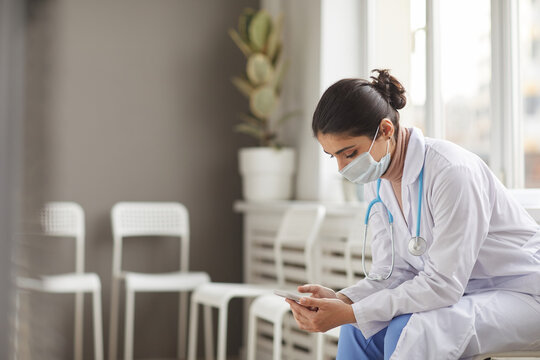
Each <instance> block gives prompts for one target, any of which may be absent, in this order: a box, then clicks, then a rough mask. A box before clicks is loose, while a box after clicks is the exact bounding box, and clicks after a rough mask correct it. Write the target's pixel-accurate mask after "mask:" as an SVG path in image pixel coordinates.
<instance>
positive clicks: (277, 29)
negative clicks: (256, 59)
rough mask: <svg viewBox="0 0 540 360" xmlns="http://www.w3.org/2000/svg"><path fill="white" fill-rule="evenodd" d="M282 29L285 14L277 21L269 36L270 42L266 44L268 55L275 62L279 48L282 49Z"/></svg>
mask: <svg viewBox="0 0 540 360" xmlns="http://www.w3.org/2000/svg"><path fill="white" fill-rule="evenodd" d="M282 27H283V14H280V15H279V17H278V19H277V20H276V23H275V26H273V27H272V29H271V30H270V34H269V35H268V42H267V44H266V54H267V55H268V57H269V58H270V59H272V60H274V56H275V55H276V52H277V50H278V47H281V42H280V38H281V29H282Z"/></svg>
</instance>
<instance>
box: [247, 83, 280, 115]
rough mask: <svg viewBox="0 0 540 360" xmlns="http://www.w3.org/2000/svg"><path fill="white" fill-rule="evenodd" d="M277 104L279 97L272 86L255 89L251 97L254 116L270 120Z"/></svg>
mask: <svg viewBox="0 0 540 360" xmlns="http://www.w3.org/2000/svg"><path fill="white" fill-rule="evenodd" d="M276 103H277V96H276V92H275V91H274V88H273V87H272V86H271V85H263V86H261V87H258V88H257V89H255V90H254V91H253V92H252V93H251V96H250V97H249V108H250V109H251V112H252V113H253V115H255V116H257V117H259V118H268V117H269V116H270V114H271V113H272V110H274V107H275V106H276Z"/></svg>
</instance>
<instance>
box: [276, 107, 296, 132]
mask: <svg viewBox="0 0 540 360" xmlns="http://www.w3.org/2000/svg"><path fill="white" fill-rule="evenodd" d="M300 114H302V111H300V110H293V111H289V112H288V113H285V114H283V115H282V116H281V117H280V118H279V119H278V120H277V121H276V123H275V128H276V129H277V128H279V127H281V126H283V124H284V123H285V122H286V121H287V120H289V119H291V118H293V117H296V116H299V115H300Z"/></svg>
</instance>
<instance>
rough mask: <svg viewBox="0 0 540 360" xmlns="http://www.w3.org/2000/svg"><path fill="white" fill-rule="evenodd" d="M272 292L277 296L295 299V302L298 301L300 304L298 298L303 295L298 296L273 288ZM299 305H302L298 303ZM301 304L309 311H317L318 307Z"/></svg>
mask: <svg viewBox="0 0 540 360" xmlns="http://www.w3.org/2000/svg"><path fill="white" fill-rule="evenodd" d="M274 294H276V295H278V296H282V297H284V298H287V299H291V300H292V301H296V303H298V304H300V299H301V298H302V297H303V296H298V295H297V294H295V293H292V292H289V291H285V290H277V289H276V290H274ZM300 305H302V304H300ZM302 306H304V307H306V308H308V309H309V310H311V311H318V310H319V309H318V308H316V307H312V306H305V305H302Z"/></svg>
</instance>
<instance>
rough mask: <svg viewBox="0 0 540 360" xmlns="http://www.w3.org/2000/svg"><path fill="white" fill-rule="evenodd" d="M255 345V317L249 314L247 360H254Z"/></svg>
mask: <svg viewBox="0 0 540 360" xmlns="http://www.w3.org/2000/svg"><path fill="white" fill-rule="evenodd" d="M256 345H257V316H255V314H253V313H252V312H251V311H250V312H249V323H248V348H247V360H255V349H256V347H257V346H256Z"/></svg>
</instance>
